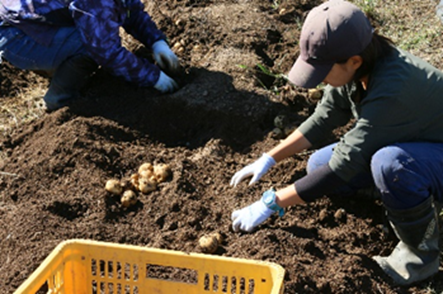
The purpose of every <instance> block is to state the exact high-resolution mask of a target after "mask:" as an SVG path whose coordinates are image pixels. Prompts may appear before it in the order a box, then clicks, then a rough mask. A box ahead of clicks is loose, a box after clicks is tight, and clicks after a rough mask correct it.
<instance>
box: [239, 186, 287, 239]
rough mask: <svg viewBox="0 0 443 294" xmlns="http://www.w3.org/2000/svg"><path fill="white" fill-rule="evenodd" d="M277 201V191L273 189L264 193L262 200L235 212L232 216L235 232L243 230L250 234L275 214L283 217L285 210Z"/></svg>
mask: <svg viewBox="0 0 443 294" xmlns="http://www.w3.org/2000/svg"><path fill="white" fill-rule="evenodd" d="M275 199H276V196H275V191H274V190H273V189H271V190H268V191H266V192H265V193H263V196H262V198H261V199H260V200H258V201H257V202H254V203H253V204H251V205H249V206H246V207H244V208H242V209H240V210H236V211H234V212H233V213H232V215H231V220H232V229H233V230H234V232H238V231H240V230H242V231H246V232H248V233H250V232H252V230H253V229H254V228H255V227H257V226H258V225H259V224H261V223H262V222H264V221H265V220H266V219H268V218H269V217H270V216H271V215H272V214H273V213H274V212H278V213H279V216H283V214H284V210H283V208H281V207H280V206H278V205H277V204H276V202H275V201H276V200H275Z"/></svg>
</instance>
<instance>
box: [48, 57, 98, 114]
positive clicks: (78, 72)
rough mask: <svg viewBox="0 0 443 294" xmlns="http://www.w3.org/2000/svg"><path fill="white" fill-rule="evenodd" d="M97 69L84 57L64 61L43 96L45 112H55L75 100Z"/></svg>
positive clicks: (91, 61) (93, 63) (92, 62)
mask: <svg viewBox="0 0 443 294" xmlns="http://www.w3.org/2000/svg"><path fill="white" fill-rule="evenodd" d="M97 67H98V65H97V63H95V61H94V60H92V58H90V57H88V56H86V55H76V56H73V57H71V58H69V59H67V60H65V61H64V62H63V63H62V64H61V65H60V66H59V67H58V68H57V69H56V71H55V72H54V75H53V77H52V80H51V83H50V85H49V89H48V91H47V92H46V94H45V96H44V100H45V103H46V107H47V110H48V111H53V110H56V109H58V108H61V107H63V106H67V105H69V103H70V102H72V101H73V100H75V99H76V98H77V97H78V96H79V93H80V92H79V91H80V90H81V88H83V86H84V85H85V84H86V82H87V81H88V79H89V77H90V76H91V75H92V73H93V72H94V71H95V70H96V69H97Z"/></svg>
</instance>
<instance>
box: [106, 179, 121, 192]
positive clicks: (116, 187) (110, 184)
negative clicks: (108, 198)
mask: <svg viewBox="0 0 443 294" xmlns="http://www.w3.org/2000/svg"><path fill="white" fill-rule="evenodd" d="M105 190H106V191H108V192H110V193H112V194H114V195H120V194H121V193H122V192H123V187H122V185H121V183H120V181H119V180H116V179H111V180H108V181H107V182H106V185H105Z"/></svg>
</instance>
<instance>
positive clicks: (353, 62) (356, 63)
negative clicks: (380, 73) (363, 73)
mask: <svg viewBox="0 0 443 294" xmlns="http://www.w3.org/2000/svg"><path fill="white" fill-rule="evenodd" d="M347 63H348V66H351V67H352V68H353V69H354V70H357V69H358V68H359V67H360V66H361V65H362V64H363V58H362V57H361V56H360V55H354V56H351V57H349V59H348V61H347Z"/></svg>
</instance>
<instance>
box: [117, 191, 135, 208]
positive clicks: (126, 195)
mask: <svg viewBox="0 0 443 294" xmlns="http://www.w3.org/2000/svg"><path fill="white" fill-rule="evenodd" d="M120 201H121V204H122V206H123V207H129V206H132V205H134V204H136V203H137V195H136V194H135V192H134V191H132V190H126V191H125V192H123V195H122V198H121V199H120Z"/></svg>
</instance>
